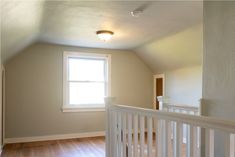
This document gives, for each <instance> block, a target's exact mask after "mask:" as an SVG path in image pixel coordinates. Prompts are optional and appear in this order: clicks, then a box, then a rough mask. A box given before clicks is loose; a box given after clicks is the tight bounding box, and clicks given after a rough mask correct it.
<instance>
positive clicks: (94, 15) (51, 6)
mask: <svg viewBox="0 0 235 157" xmlns="http://www.w3.org/2000/svg"><path fill="white" fill-rule="evenodd" d="M146 3H147V2H133V1H132V2H125V1H122V2H120V1H119V2H114V1H112V2H110V1H106V2H97V1H96V2H84V1H83V2H81V1H80V2H79V1H46V2H44V1H40V0H39V1H37V0H34V1H33V2H29V1H19V0H18V1H15V2H14V1H12V0H11V1H9V0H5V1H3V5H2V12H1V13H2V16H3V20H2V29H1V31H2V53H3V54H2V56H3V59H4V60H6V59H8V58H10V57H11V56H13V55H14V54H15V53H17V52H18V51H19V50H20V49H22V48H24V47H25V46H28V45H29V44H30V43H32V42H34V41H43V42H49V43H56V44H64V45H73V46H81V47H97V48H112V49H132V50H134V49H135V48H136V47H140V46H142V45H145V44H146V43H149V42H150V41H153V40H158V39H161V38H163V37H165V36H168V35H170V34H174V33H176V32H179V31H181V30H184V29H186V28H189V27H191V26H193V25H195V24H198V23H200V22H201V21H202V2H195V1H194V2H186V1H185V2H183V1H182V2H169V1H167V2H151V3H148V6H147V7H146V8H145V10H144V12H143V14H142V15H141V16H140V17H138V18H135V17H132V16H131V14H130V12H131V11H133V10H134V9H136V8H138V7H140V6H142V5H145V4H146ZM101 29H108V30H111V31H113V32H114V36H113V39H112V40H111V41H109V42H102V41H100V40H98V38H97V36H96V34H95V32H96V31H97V30H101Z"/></svg>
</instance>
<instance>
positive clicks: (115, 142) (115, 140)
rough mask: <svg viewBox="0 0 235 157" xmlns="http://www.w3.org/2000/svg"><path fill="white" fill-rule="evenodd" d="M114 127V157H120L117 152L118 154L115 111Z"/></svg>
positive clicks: (114, 116) (114, 115)
mask: <svg viewBox="0 0 235 157" xmlns="http://www.w3.org/2000/svg"><path fill="white" fill-rule="evenodd" d="M112 113H113V122H112V123H113V125H110V126H112V129H113V131H112V132H113V135H112V136H113V137H112V139H113V157H118V155H117V152H118V149H117V125H118V123H117V112H115V111H113V112H112Z"/></svg>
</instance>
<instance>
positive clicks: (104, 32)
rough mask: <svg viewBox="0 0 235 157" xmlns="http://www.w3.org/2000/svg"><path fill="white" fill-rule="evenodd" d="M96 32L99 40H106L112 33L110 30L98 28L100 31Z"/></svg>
mask: <svg viewBox="0 0 235 157" xmlns="http://www.w3.org/2000/svg"><path fill="white" fill-rule="evenodd" d="M96 34H97V35H98V37H99V39H100V40H102V41H108V40H110V39H111V38H112V36H113V34H114V33H113V32H112V31H107V30H100V31H97V32H96Z"/></svg>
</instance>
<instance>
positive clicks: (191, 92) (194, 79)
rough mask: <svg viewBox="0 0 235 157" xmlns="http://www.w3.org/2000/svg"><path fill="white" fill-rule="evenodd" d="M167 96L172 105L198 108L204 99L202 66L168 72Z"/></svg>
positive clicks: (166, 81)
mask: <svg viewBox="0 0 235 157" xmlns="http://www.w3.org/2000/svg"><path fill="white" fill-rule="evenodd" d="M165 94H166V96H169V97H170V102H171V103H172V104H184V105H190V106H198V104H199V99H201V97H202V66H200V65H198V66H192V67H186V68H180V69H177V70H172V71H167V72H166V73H165Z"/></svg>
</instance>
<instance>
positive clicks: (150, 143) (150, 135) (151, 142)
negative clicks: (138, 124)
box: [147, 117, 153, 157]
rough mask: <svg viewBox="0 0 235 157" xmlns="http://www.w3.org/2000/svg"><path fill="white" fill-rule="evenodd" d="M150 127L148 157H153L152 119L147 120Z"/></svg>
mask: <svg viewBox="0 0 235 157" xmlns="http://www.w3.org/2000/svg"><path fill="white" fill-rule="evenodd" d="M147 127H148V157H152V148H153V147H152V145H153V121H152V117H148V118H147Z"/></svg>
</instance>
